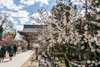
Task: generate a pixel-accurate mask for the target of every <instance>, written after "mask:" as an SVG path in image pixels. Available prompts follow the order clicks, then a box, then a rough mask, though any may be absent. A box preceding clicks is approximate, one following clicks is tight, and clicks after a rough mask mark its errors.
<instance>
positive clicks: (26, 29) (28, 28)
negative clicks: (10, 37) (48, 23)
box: [19, 25, 44, 32]
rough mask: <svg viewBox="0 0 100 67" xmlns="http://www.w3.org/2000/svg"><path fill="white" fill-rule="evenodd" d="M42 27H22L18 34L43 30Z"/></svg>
mask: <svg viewBox="0 0 100 67" xmlns="http://www.w3.org/2000/svg"><path fill="white" fill-rule="evenodd" d="M43 26H44V25H24V29H23V30H22V31H19V32H37V31H38V29H40V28H43Z"/></svg>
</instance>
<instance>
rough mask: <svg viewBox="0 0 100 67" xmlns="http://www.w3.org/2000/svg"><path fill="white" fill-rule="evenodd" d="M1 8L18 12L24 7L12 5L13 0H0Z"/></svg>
mask: <svg viewBox="0 0 100 67" xmlns="http://www.w3.org/2000/svg"><path fill="white" fill-rule="evenodd" d="M3 7H6V8H8V9H11V10H15V11H18V10H20V9H22V8H23V7H24V6H23V5H16V4H14V0H0V8H3Z"/></svg>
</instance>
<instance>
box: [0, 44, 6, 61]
mask: <svg viewBox="0 0 100 67" xmlns="http://www.w3.org/2000/svg"><path fill="white" fill-rule="evenodd" d="M5 56H6V47H5V46H4V45H3V46H2V48H1V50H0V62H1V60H2V61H3V60H4V57H5Z"/></svg>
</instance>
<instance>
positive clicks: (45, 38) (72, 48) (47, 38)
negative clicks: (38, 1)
mask: <svg viewBox="0 0 100 67" xmlns="http://www.w3.org/2000/svg"><path fill="white" fill-rule="evenodd" d="M59 1H60V0H59ZM80 2H82V4H83V5H82V6H81V7H82V9H80V10H75V8H73V6H72V5H70V4H69V5H68V7H69V8H70V9H69V10H68V9H65V8H64V9H63V13H62V12H61V11H59V10H60V8H61V7H60V6H59V9H57V10H56V9H53V11H54V12H55V14H56V16H55V14H52V15H50V16H48V12H46V11H40V10H39V11H38V13H39V14H40V18H37V19H35V20H36V21H38V23H41V22H42V23H44V24H45V25H46V26H44V29H43V30H42V31H39V32H40V33H41V34H40V35H39V37H38V40H39V41H40V42H41V43H42V47H43V46H44V48H46V50H44V51H43V53H45V55H47V56H48V58H49V60H51V61H53V63H54V60H52V59H51V58H50V56H52V57H54V56H57V55H59V56H60V57H63V58H64V59H65V64H66V67H69V64H71V65H74V66H78V67H90V66H91V67H94V66H97V65H99V64H100V62H99V59H98V58H100V57H99V56H98V54H99V53H98V51H97V49H98V47H99V46H100V29H99V27H100V23H99V20H100V18H99V12H98V11H97V9H98V7H96V6H98V5H99V4H98V2H99V1H97V0H91V1H90V0H80ZM60 3H61V2H60ZM61 4H62V3H61ZM97 4H98V5H97ZM84 8H85V14H82V13H81V11H82V10H83V9H84ZM66 12H67V13H69V15H66ZM57 14H60V15H61V18H59V21H58V20H57V19H56V18H57ZM55 17H56V18H55ZM98 50H99V49H98ZM57 52H59V53H58V54H57V55H56V53H57ZM74 66H73V67H74Z"/></svg>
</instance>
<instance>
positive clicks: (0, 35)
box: [0, 26, 3, 41]
mask: <svg viewBox="0 0 100 67" xmlns="http://www.w3.org/2000/svg"><path fill="white" fill-rule="evenodd" d="M2 32H3V28H2V26H0V41H1V38H2Z"/></svg>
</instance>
